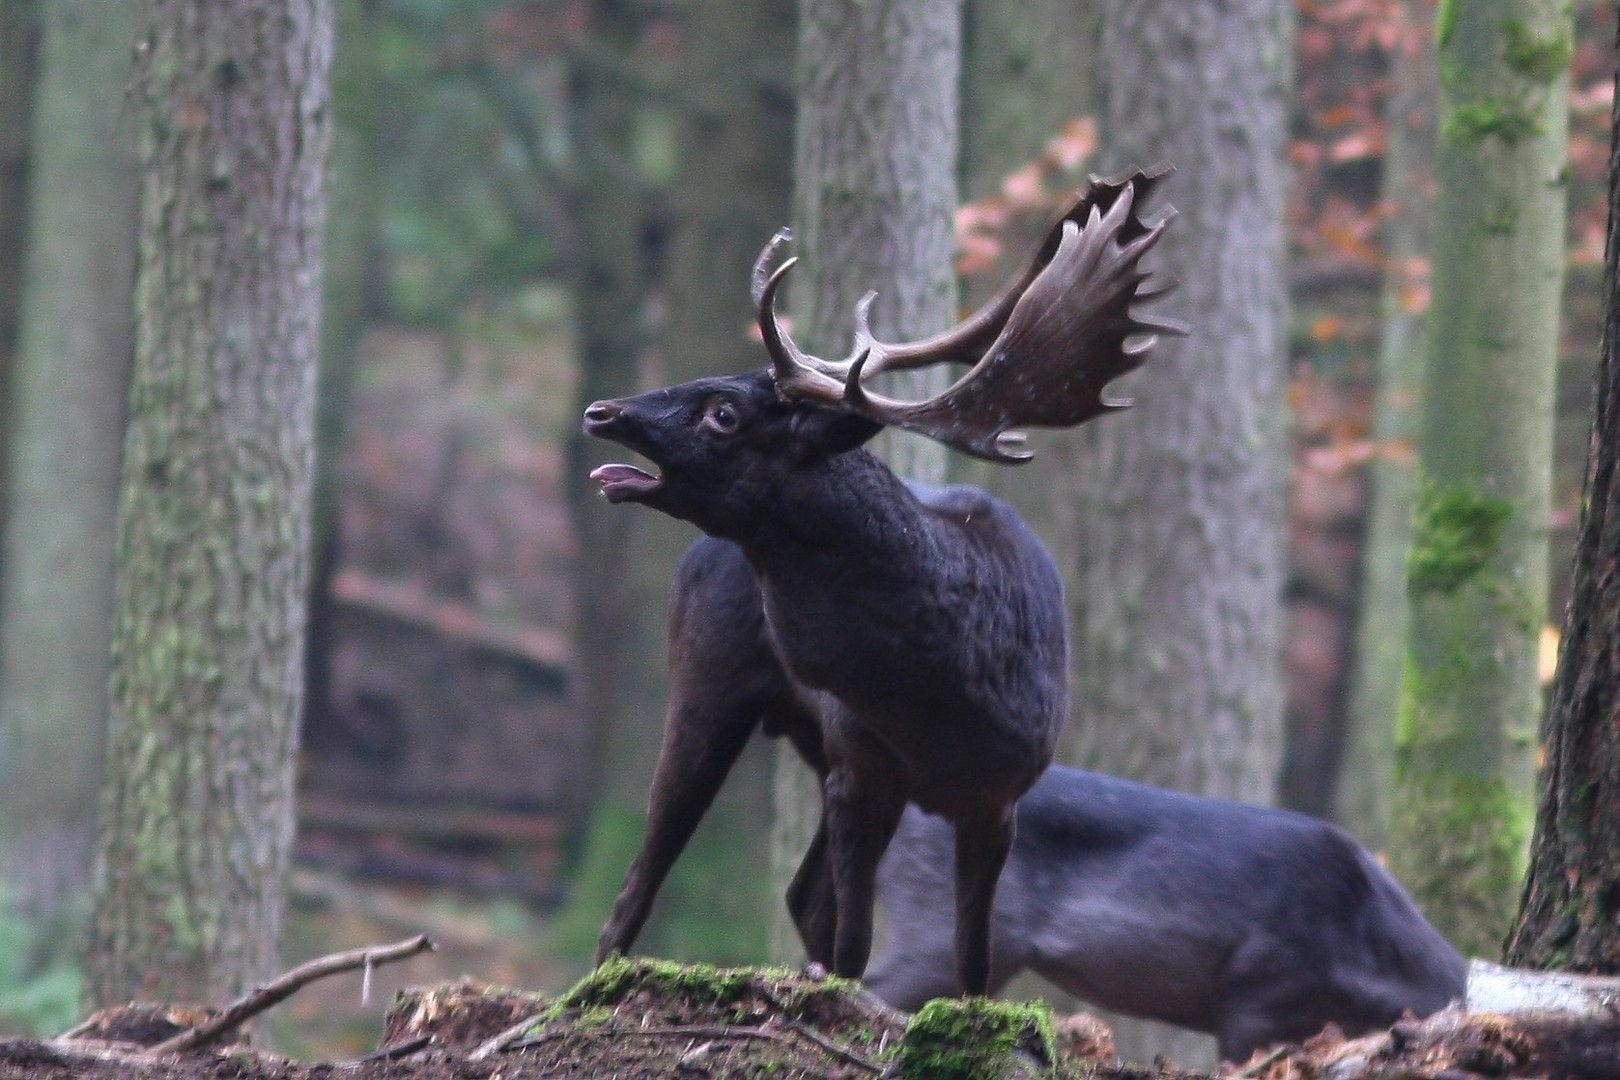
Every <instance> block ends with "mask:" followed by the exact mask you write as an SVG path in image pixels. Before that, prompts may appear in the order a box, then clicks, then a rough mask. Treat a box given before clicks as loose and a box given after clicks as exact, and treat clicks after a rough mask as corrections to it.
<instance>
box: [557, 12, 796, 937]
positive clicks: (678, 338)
mask: <svg viewBox="0 0 1620 1080" xmlns="http://www.w3.org/2000/svg"><path fill="white" fill-rule="evenodd" d="M680 30H681V53H680V60H679V63H678V66H677V68H676V72H675V78H674V80H673V81H674V83H675V85H677V86H679V87H680V88H681V90H680V97H679V104H680V106H681V113H680V117H679V129H678V130H679V137H678V150H679V166H678V168H677V172H676V175H675V178H674V182H673V184H671V185H670V187H669V193H668V202H669V206H668V215H669V221H668V231H669V240H668V248H669V251H668V270H667V276H666V278H665V281H664V282H663V283H662V284H663V285H664V289H663V290H661V291H663V293H664V298H663V299H664V302H663V304H662V305H661V306H665V307H667V310H668V312H669V315H668V322H667V323H666V324H664V325H662V326H661V327H659V328H658V329H659V330H660V331H661V332H659V333H658V334H657V338H658V342H659V344H660V345H661V348H659V349H658V350H657V352H656V353H655V352H653V350H652V346H651V344H650V343H649V344H648V345H646V346H644V347H645V348H646V350H647V352H646V355H648V356H649V357H655V358H656V370H653V367H652V365H651V364H647V365H642V366H641V367H639V368H638V369H635V370H633V371H632V372H630V379H628V380H626V382H625V383H624V384H623V385H622V387H621V388H620V389H617V390H614V391H613V392H614V393H627V392H629V391H630V390H631V389H633V388H635V381H636V380H638V379H639V380H642V381H647V382H650V381H652V380H654V379H656V381H657V382H658V383H660V384H662V383H674V382H682V381H685V380H687V379H695V378H699V377H701V376H704V375H718V374H724V373H728V372H734V371H742V370H745V369H747V368H750V367H758V366H759V365H760V364H761V363H762V362H763V353H762V351H761V348H760V345H759V342H758V341H757V340H754V339H752V338H751V337H750V336H749V333H748V331H749V327H750V326H751V325H752V309H751V306H750V303H749V298H748V281H749V272H750V270H751V268H752V266H753V262H754V257H755V256H756V255H757V254H758V253H759V249H760V247H761V245H763V244H764V243H765V241H766V240H767V239H768V238H769V237H770V236H771V234H772V233H773V232H775V231H776V229H778V228H780V227H781V225H782V223H783V222H784V221H785V220H786V218H787V213H788V192H789V187H790V181H789V170H790V169H791V166H792V160H793V159H792V144H791V133H792V130H793V117H792V90H791V85H790V84H791V74H790V71H791V64H792V42H793V10H792V8H791V7H788V6H785V5H779V4H757V3H752V2H749V0H731V2H722V0H715V2H713V3H706V4H701V5H693V6H691V7H689V8H687V9H684V17H683V20H682V22H681V24H680ZM604 314H606V312H605V311H604ZM621 318H622V316H621ZM604 392H605V391H604ZM593 393H594V392H593ZM618 452H619V453H622V452H623V451H622V450H621V451H618ZM590 498H591V499H592V500H593V501H594V502H595V503H596V504H599V503H600V500H599V499H596V498H595V496H594V494H593V495H591V496H590ZM593 510H594V506H593ZM601 514H602V515H603V516H604V517H607V518H613V517H628V518H634V519H637V520H635V521H634V522H633V523H627V524H633V531H632V532H631V533H630V534H629V537H628V539H627V549H626V553H625V554H624V555H623V556H622V557H623V558H624V560H625V562H626V568H621V570H620V572H619V575H618V576H619V577H620V578H621V580H622V579H623V578H626V577H629V578H631V579H633V580H634V581H635V582H636V583H637V587H638V588H639V589H640V590H641V591H640V595H641V596H642V597H643V600H642V607H641V609H640V611H641V614H640V615H638V616H637V617H638V618H641V619H644V620H645V631H644V632H645V634H646V641H647V651H645V652H643V653H642V655H640V656H631V657H628V658H626V662H627V663H629V662H634V663H636V664H638V665H639V666H640V668H641V670H640V671H639V672H638V674H637V675H636V678H637V679H638V680H642V681H644V691H643V692H642V693H640V694H638V695H637V699H636V700H635V701H634V702H629V701H628V700H627V701H626V702H625V704H623V705H621V711H619V712H618V713H616V714H615V715H614V716H613V717H612V718H611V720H609V721H607V722H608V723H610V724H611V725H612V728H611V730H612V732H613V734H612V735H610V736H609V738H611V739H613V740H614V743H615V745H616V746H618V747H619V749H618V750H615V751H611V752H610V753H611V756H610V757H609V759H608V760H609V761H610V762H611V765H610V768H611V769H612V770H613V771H614V773H615V776H614V778H613V779H612V781H611V782H609V783H607V784H605V785H604V787H603V793H602V796H603V797H602V799H601V800H600V801H599V805H598V809H597V811H596V813H597V815H598V823H597V825H596V826H595V833H594V836H595V838H596V843H595V844H593V852H592V856H591V857H590V858H589V861H588V863H587V865H586V867H585V868H584V872H582V874H581V875H580V878H579V882H578V887H577V889H576V897H575V899H574V900H573V902H572V904H571V912H570V917H569V921H570V924H571V925H569V926H568V927H566V928H565V929H566V930H567V931H568V933H567V940H566V941H565V942H563V944H564V945H565V946H566V947H567V948H568V950H569V952H571V953H573V952H579V951H585V952H588V951H589V948H590V945H589V944H587V940H586V939H587V938H588V940H589V941H590V942H592V943H594V940H595V936H596V934H597V932H598V931H599V930H600V928H601V923H602V920H603V918H604V916H605V915H606V913H607V910H608V906H609V903H610V902H611V900H612V897H613V895H614V894H615V893H616V892H617V890H618V888H619V885H620V882H621V880H622V878H623V874H624V871H625V868H626V867H627V866H628V865H629V863H630V859H631V857H632V856H633V855H634V853H635V845H636V844H637V843H638V841H639V840H640V837H641V834H642V828H643V825H644V817H645V808H646V802H647V792H648V790H649V788H650V787H651V783H652V769H653V757H652V754H654V753H656V751H657V749H658V747H659V745H660V737H659V733H658V726H659V723H660V721H661V720H662V718H663V716H664V706H665V703H666V693H667V682H666V680H665V677H664V676H665V671H664V669H663V668H662V667H660V666H655V665H656V664H658V663H659V661H660V660H661V659H662V658H663V657H664V656H665V645H666V642H665V629H666V626H667V622H666V619H665V616H666V612H667V607H668V605H667V603H666V598H667V595H668V589H669V582H670V579H671V577H672V576H673V574H674V569H675V565H676V563H677V562H678V560H679V559H680V557H681V554H682V553H683V552H684V551H685V550H686V548H687V547H688V546H689V545H690V544H691V542H692V540H693V539H694V538H695V536H696V534H695V533H694V532H693V531H692V529H691V527H690V526H688V525H684V524H682V523H680V522H676V521H674V520H672V519H670V518H667V517H665V516H664V515H662V514H647V513H645V512H637V511H634V510H627V509H626V508H625V507H606V508H603V509H602V510H601ZM630 568H633V569H630ZM615 630H616V632H617V633H619V634H620V635H621V636H622V632H623V631H622V627H620V628H615ZM632 744H633V745H632ZM770 763H771V754H770V752H769V750H768V748H767V747H765V746H763V745H759V744H756V745H754V746H753V747H751V748H750V749H749V751H748V752H746V753H745V754H744V756H743V757H742V758H741V760H739V761H738V763H737V765H736V766H735V767H734V768H733V770H732V774H731V776H730V777H729V778H728V780H727V782H726V784H725V786H724V787H723V788H722V789H721V792H720V795H719V797H718V798H717V800H716V801H715V803H714V805H713V806H712V807H711V808H710V810H709V812H708V814H707V815H705V818H704V821H703V824H702V826H701V827H700V828H699V830H698V832H697V834H696V835H695V836H694V837H693V839H692V842H691V843H690V844H689V845H688V847H687V849H686V851H685V852H684V853H683V854H682V857H681V859H680V861H679V862H678V863H677V864H676V865H675V869H674V871H673V872H672V873H671V875H670V878H669V880H668V881H667V882H666V883H665V885H664V887H663V888H662V890H660V893H659V898H658V904H657V907H656V909H655V911H654V915H653V918H652V919H651V920H650V921H649V923H648V925H647V926H646V928H645V929H644V930H643V931H642V934H641V937H640V939H639V940H638V942H637V948H638V949H639V950H641V951H644V952H650V953H662V954H665V955H674V956H680V957H690V958H694V959H703V960H707V961H710V962H721V963H745V962H749V963H757V962H759V961H761V960H763V959H764V958H765V953H766V934H767V926H768V912H769V911H770V909H771V907H772V906H773V905H774V904H776V903H778V901H777V899H776V898H774V897H770V896H769V895H768V894H767V890H766V888H765V887H764V884H763V883H761V884H760V885H759V886H758V887H757V888H748V887H746V886H745V885H743V884H740V883H744V882H748V881H750V880H752V881H759V880H760V877H761V875H759V874H757V872H755V870H754V869H753V868H757V867H758V866H760V865H761V864H762V863H763V862H764V861H765V860H766V859H767V857H768V844H769V826H768V822H769V814H770V798H771V795H770V790H771V789H770ZM604 814H607V815H611V818H610V819H609V818H604V817H603V816H602V815H604ZM610 829H611V832H610V831H609V830H610Z"/></svg>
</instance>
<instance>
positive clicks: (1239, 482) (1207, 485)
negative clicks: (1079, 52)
mask: <svg viewBox="0 0 1620 1080" xmlns="http://www.w3.org/2000/svg"><path fill="white" fill-rule="evenodd" d="M1101 20H1102V28H1101V33H1100V39H1099V44H1098V48H1097V60H1098V64H1097V80H1098V97H1099V103H1100V116H1099V120H1100V126H1101V132H1100V134H1101V144H1102V146H1103V147H1104V148H1105V153H1104V154H1103V155H1102V157H1103V160H1102V161H1101V162H1100V164H1099V169H1098V171H1101V172H1104V173H1107V172H1113V171H1118V170H1119V169H1122V168H1124V167H1126V166H1129V165H1151V164H1154V163H1156V162H1159V161H1166V162H1169V163H1170V164H1172V165H1174V166H1175V167H1176V169H1177V171H1176V173H1175V175H1174V176H1172V177H1171V178H1170V180H1169V182H1168V183H1167V184H1165V185H1164V196H1163V198H1164V199H1165V200H1166V201H1168V202H1170V203H1173V204H1174V205H1175V206H1176V208H1177V209H1179V210H1180V211H1181V217H1180V219H1179V220H1178V221H1177V222H1176V226H1175V228H1173V229H1171V230H1170V232H1169V233H1168V234H1167V235H1166V237H1165V241H1164V244H1163V245H1162V246H1161V248H1160V255H1159V265H1161V266H1162V267H1164V273H1166V274H1170V275H1174V276H1176V277H1178V278H1180V279H1181V281H1182V285H1181V287H1180V288H1179V289H1178V290H1177V291H1176V292H1174V293H1172V294H1171V296H1170V297H1169V298H1168V299H1166V300H1165V301H1164V302H1163V305H1162V307H1163V310H1165V311H1166V312H1167V313H1169V314H1172V315H1174V316H1175V317H1177V318H1181V319H1185V320H1186V321H1188V322H1189V323H1191V325H1192V336H1191V337H1189V338H1188V339H1187V340H1186V341H1184V342H1181V343H1180V344H1179V345H1176V344H1172V345H1171V346H1170V347H1168V348H1164V349H1162V350H1161V351H1159V352H1158V353H1156V354H1155V356H1154V358H1153V359H1152V360H1151V361H1150V362H1149V363H1148V364H1147V365H1146V366H1144V367H1143V368H1142V369H1140V371H1138V372H1137V373H1136V374H1135V375H1133V376H1132V377H1130V378H1128V379H1124V380H1121V381H1120V382H1119V383H1118V384H1116V386H1115V387H1114V388H1112V390H1111V393H1113V394H1116V395H1118V396H1123V397H1132V398H1134V399H1135V400H1136V407H1135V408H1134V409H1132V410H1131V411H1130V412H1128V413H1124V414H1122V415H1120V416H1118V417H1111V418H1104V419H1102V420H1100V421H1098V422H1097V423H1094V424H1091V425H1088V426H1087V427H1085V428H1082V429H1081V430H1080V431H1079V432H1078V433H1077V434H1078V437H1077V438H1075V439H1072V440H1068V441H1066V442H1064V443H1061V444H1059V445H1058V447H1056V448H1055V449H1056V452H1057V453H1058V454H1061V455H1062V456H1063V459H1064V461H1065V462H1067V463H1068V464H1069V475H1070V477H1071V479H1069V480H1068V482H1067V485H1066V487H1065V490H1066V491H1067V492H1070V494H1066V495H1065V497H1064V498H1063V499H1061V500H1058V502H1059V513H1061V514H1063V515H1064V516H1065V517H1066V519H1067V520H1066V521H1065V522H1064V539H1063V540H1062V541H1061V542H1060V544H1061V546H1060V549H1059V550H1060V552H1061V554H1060V555H1059V560H1060V564H1061V565H1062V566H1063V568H1064V574H1065V578H1066V580H1067V585H1068V590H1069V604H1070V610H1071V613H1072V614H1071V619H1070V628H1071V629H1070V632H1071V634H1072V635H1073V646H1072V651H1071V656H1072V661H1071V665H1070V670H1071V672H1072V675H1071V679H1070V695H1071V700H1072V702H1073V704H1072V707H1071V712H1072V716H1073V718H1074V724H1073V727H1072V728H1071V734H1070V742H1069V744H1068V745H1067V746H1066V747H1065V748H1063V749H1062V750H1061V751H1060V754H1061V756H1063V757H1064V759H1065V760H1067V761H1068V762H1070V763H1071V764H1075V765H1080V766H1082V767H1085V768H1092V769H1097V770H1099V771H1102V772H1107V773H1113V774H1117V775H1122V776H1129V777H1133V778H1135V779H1139V780H1145V781H1147V782H1149V783H1153V784H1157V785H1160V786H1163V787H1169V788H1175V789H1178V790H1182V791H1190V792H1195V793H1198V794H1203V795H1216V796H1223V797H1226V798H1236V799H1242V800H1244V801H1247V802H1254V803H1261V804H1266V803H1270V802H1272V801H1273V799H1274V797H1275V788H1276V780H1277V772H1278V765H1279V761H1280V758H1281V754H1282V703H1283V691H1282V675H1281V668H1280V663H1279V646H1280V634H1281V627H1282V583H1283V576H1284V565H1285V554H1286V551H1285V545H1284V534H1283V495H1284V476H1285V466H1284V459H1285V455H1286V449H1285V447H1286V440H1285V436H1284V430H1283V418H1284V416H1285V415H1286V410H1285V407H1284V403H1283V385H1284V375H1285V370H1286V346H1287V319H1286V307H1287V291H1286V281H1285V276H1284V265H1283V262H1284V251H1285V246H1284V232H1283V206H1284V188H1285V185H1286V169H1285V164H1284V158H1283V154H1284V148H1285V145H1286V135H1287V101H1288V93H1289V89H1290V77H1291V71H1290V67H1291V57H1292V37H1291V30H1292V6H1291V5H1290V4H1288V3H1285V2H1283V0H1245V2H1242V3H1236V4H1214V3H1210V2H1207V0H1204V2H1197V3H1188V2H1187V0H1158V2H1153V3H1141V2H1127V0H1110V2H1108V3H1105V4H1103V5H1102V10H1101ZM1116 1035H1117V1041H1118V1042H1119V1048H1120V1053H1121V1054H1122V1055H1124V1056H1126V1057H1129V1058H1131V1059H1135V1060H1151V1058H1152V1057H1153V1056H1154V1055H1155V1054H1158V1053H1163V1054H1167V1055H1170V1056H1172V1057H1173V1058H1174V1059H1175V1060H1177V1061H1182V1060H1186V1061H1189V1062H1191V1061H1195V1060H1212V1059H1213V1054H1214V1050H1213V1047H1212V1045H1211V1044H1210V1041H1209V1040H1208V1039H1200V1038H1198V1037H1195V1036H1190V1035H1186V1034H1185V1033H1178V1032H1174V1031H1171V1030H1170V1029H1165V1028H1162V1027H1151V1026H1146V1025H1139V1024H1130V1025H1126V1026H1122V1027H1121V1030H1120V1031H1119V1032H1117V1033H1116Z"/></svg>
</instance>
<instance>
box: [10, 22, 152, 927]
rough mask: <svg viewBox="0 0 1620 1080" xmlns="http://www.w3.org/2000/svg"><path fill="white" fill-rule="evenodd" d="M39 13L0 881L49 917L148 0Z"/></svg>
mask: <svg viewBox="0 0 1620 1080" xmlns="http://www.w3.org/2000/svg"><path fill="white" fill-rule="evenodd" d="M42 15H43V28H44V39H43V52H42V57H41V65H40V77H39V84H38V90H37V94H36V97H35V105H34V111H33V116H34V134H33V139H32V145H33V171H32V184H31V187H32V190H31V194H30V197H29V208H30V215H29V217H30V221H29V228H28V234H29V242H28V258H27V264H26V273H25V279H24V281H25V287H24V295H23V299H22V321H21V328H20V333H19V338H18V349H17V355H16V363H15V365H14V370H13V376H12V381H11V386H10V387H9V390H8V393H7V394H6V397H5V400H6V407H7V409H8V411H9V412H10V415H11V424H12V434H13V440H12V442H11V446H10V450H11V453H10V457H9V460H8V462H7V480H8V486H9V490H10V492H11V508H12V513H11V515H10V516H9V517H8V519H7V522H6V528H5V530H4V534H3V542H0V891H4V892H6V893H9V894H11V899H13V900H15V901H19V902H21V903H22V904H23V905H24V908H25V909H26V910H33V911H35V912H37V913H40V914H43V913H45V912H48V911H51V910H53V909H55V908H57V907H58V906H59V905H62V904H76V903H77V901H78V900H79V899H80V898H82V897H83V895H84V893H85V890H86V889H87V888H88V886H89V880H90V851H91V838H92V837H93V835H94V832H95V806H96V794H97V790H98V787H99V784H100V779H101V777H100V764H101V744H102V737H103V732H104V730H105V727H106V716H107V644H108V640H109V635H110V627H111V620H112V566H113V521H114V509H115V507H116V505H117V492H118V460H119V453H120V450H121V448H122V445H123V440H122V437H121V435H122V431H123V419H124V404H125V401H126V399H127V397H128V375H129V352H130V345H131V339H132V333H133V331H132V316H131V305H130V283H131V280H132V277H133V273H134V264H135V194H136V176H137V173H136V169H135V161H134V148H133V145H132V143H131V140H130V139H129V137H128V135H129V132H128V128H127V126H122V127H121V125H120V122H119V119H120V114H121V111H122V108H123V101H124V91H125V88H126V87H127V86H128V83H129V44H130V42H131V40H133V38H134V31H135V4H134V3H133V0H54V2H52V3H48V4H46V5H44V8H43V10H42Z"/></svg>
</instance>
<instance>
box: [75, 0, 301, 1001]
mask: <svg viewBox="0 0 1620 1080" xmlns="http://www.w3.org/2000/svg"><path fill="white" fill-rule="evenodd" d="M136 40H137V55H138V57H139V58H140V64H139V69H138V71H137V75H136V80H135V97H136V104H137V106H138V109H137V111H136V115H138V117H139V120H138V122H137V124H136V126H137V130H138V132H139V135H140V156H141V161H142V167H143V182H142V190H141V201H140V232H139V237H140V243H139V248H138V256H137V259H138V262H137V272H136V285H135V292H136V312H137V316H138V317H137V325H136V341H135V367H134V372H133V376H132V390H131V397H130V416H129V429H128V436H127V440H126V443H125V454H124V468H123V480H122V491H121V496H120V504H119V528H118V548H117V550H118V556H117V575H116V589H115V596H116V599H115V607H114V611H115V615H114V623H113V649H112V678H111V698H112V708H111V722H110V727H109V733H108V734H109V738H108V748H107V769H106V779H105V785H104V791H105V795H104V802H103V825H102V833H101V838H100V842H99V850H98V856H99V858H98V866H97V877H98V881H97V886H98V887H97V892H96V901H95V913H94V918H93V920H92V921H93V925H92V936H91V947H90V957H91V966H90V970H89V972H88V975H89V978H88V983H89V997H90V998H91V1001H92V1002H93V1003H94V1004H106V1003H110V1002H114V1001H125V1000H128V999H130V998H144V999H148V1000H154V999H155V1000H168V1001H185V1000H215V1001H217V1000H220V999H224V998H232V997H235V996H237V995H239V994H240V993H241V991H242V990H243V989H245V988H246V987H248V986H250V985H252V984H254V983H255V982H258V981H261V980H263V979H265V978H267V977H268V976H270V975H271V974H273V972H274V967H275V963H274V959H275V947H276V938H277V934H278V931H279V929H280V924H281V913H282V897H283V879H284V877H285V872H286V868H287V861H288V854H289V849H290V846H291V841H292V833H293V806H292V796H293V765H294V755H295V751H296V748H297V722H298V713H299V708H300V704H301V696H302V690H303V635H304V623H305V616H304V612H305V594H306V589H307V584H308V569H309V554H308V550H307V548H308V544H309V527H310V490H311V482H312V472H313V458H314V420H315V377H316V362H315V357H316V353H317V349H318V342H319V306H320V267H321V241H322V229H323V220H322V217H323V206H324V190H323V174H324V170H325V165H326V150H327V143H328V139H329V127H330V115H329V108H330V104H329V100H328V93H327V91H328V84H327V76H328V68H329V63H330V54H331V47H332V25H331V9H330V7H329V6H328V4H327V3H326V0H275V2H265V0H255V2H251V3H250V2H247V0H240V2H230V3H226V2H218V3H209V4H185V3H177V2H172V0H149V2H148V3H147V5H146V7H145V12H144V21H143V26H142V28H141V30H140V32H139V34H138V37H137V39H136Z"/></svg>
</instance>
